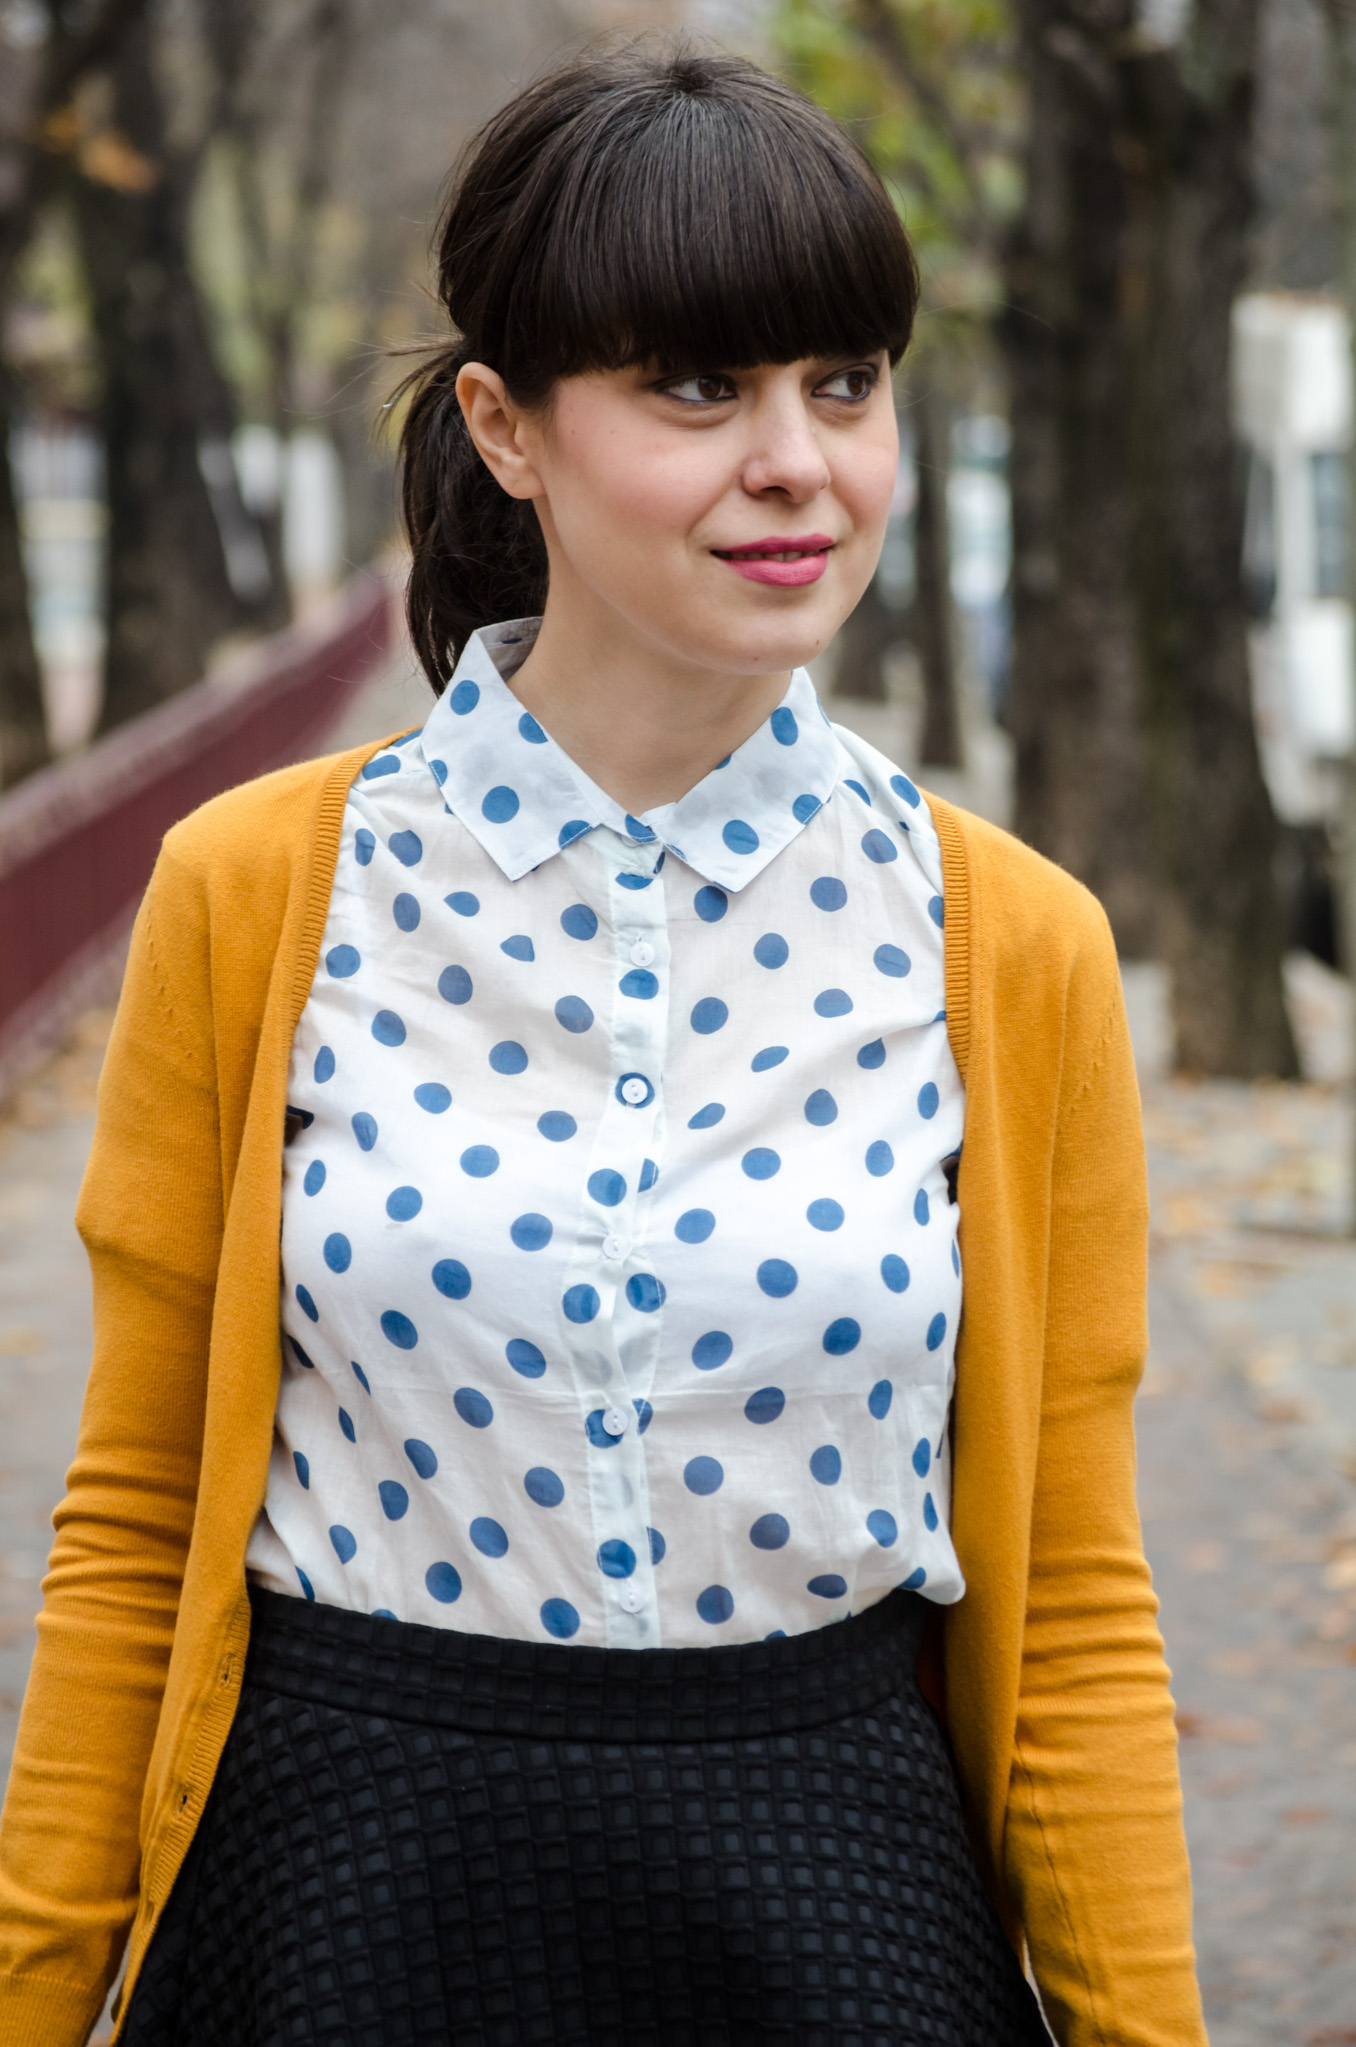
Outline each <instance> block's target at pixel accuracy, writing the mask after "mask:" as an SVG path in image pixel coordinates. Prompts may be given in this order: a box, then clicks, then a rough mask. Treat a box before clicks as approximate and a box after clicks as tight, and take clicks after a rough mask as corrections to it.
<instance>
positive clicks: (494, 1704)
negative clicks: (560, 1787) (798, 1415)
mask: <svg viewBox="0 0 1356 2047" xmlns="http://www.w3.org/2000/svg"><path fill="white" fill-rule="evenodd" d="M250 1604H251V1606H252V1608H253V1626H252V1629H251V1634H250V1647H249V1658H248V1662H247V1664H246V1670H245V1681H246V1683H247V1684H249V1683H252V1684H255V1685H259V1686H262V1687H263V1688H264V1689H265V1690H268V1691H274V1692H280V1693H283V1694H285V1695H286V1696H288V1697H290V1698H301V1699H308V1700H311V1701H313V1702H314V1703H315V1704H317V1705H322V1706H332V1707H336V1708H338V1709H339V1710H341V1711H347V1712H353V1713H370V1714H373V1715H376V1716H378V1717H379V1718H382V1719H390V1720H413V1721H418V1722H421V1723H423V1724H425V1725H427V1726H432V1727H447V1728H458V1729H464V1730H465V1731H466V1732H468V1733H472V1734H489V1733H494V1734H509V1735H523V1736H528V1737H535V1738H537V1739H542V1740H561V1739H564V1740H567V1741H568V1740H575V1741H627V1742H632V1741H645V1742H663V1741H729V1740H734V1739H736V1738H739V1737H743V1736H758V1735H767V1734H782V1733H790V1732H791V1731H792V1730H793V1729H795V1728H802V1727H818V1726H824V1725H827V1724H828V1723H829V1722H831V1721H834V1720H839V1719H842V1718H843V1717H844V1716H845V1715H848V1714H851V1713H859V1712H864V1711H866V1710H867V1709H868V1708H870V1707H871V1706H874V1705H877V1704H878V1703H879V1702H880V1701H881V1700H883V1699H887V1698H889V1697H890V1695H891V1694H892V1693H894V1692H897V1691H898V1690H899V1689H900V1686H901V1684H905V1683H909V1682H911V1681H912V1679H913V1675H914V1668H915V1665H916V1663H917V1660H918V1644H919V1639H920V1636H921V1634H922V1629H923V1621H924V1617H925V1614H926V1602H925V1601H924V1600H922V1599H921V1598H920V1597H919V1595H918V1594H917V1593H916V1592H905V1591H903V1590H899V1591H895V1592H891V1593H890V1594H889V1595H888V1596H887V1597H886V1598H885V1599H883V1600H881V1601H880V1602H879V1604H878V1605H876V1606H872V1607H868V1608H867V1610H866V1612H865V1613H860V1614H854V1615H852V1616H851V1617H850V1618H849V1619H848V1620H845V1621H837V1622H834V1623H832V1624H831V1625H830V1626H828V1627H824V1628H816V1629H814V1630H813V1632H812V1633H810V1634H805V1635H786V1636H779V1637H777V1638H776V1639H775V1640H772V1641H766V1642H739V1643H726V1644H720V1645H718V1646H714V1647H712V1648H710V1649H596V1648H591V1647H573V1646H570V1645H567V1644H564V1643H555V1642H517V1641H512V1640H510V1639H507V1638H502V1637H500V1636H497V1635H463V1634H457V1633H454V1632H453V1631H452V1630H451V1629H447V1628H428V1627H423V1626H421V1625H420V1624H418V1623H416V1622H412V1621H395V1620H381V1619H378V1618H377V1617H376V1616H374V1615H371V1614H362V1613H350V1612H348V1611H347V1610H346V1609H345V1608H343V1607H337V1606H321V1605H318V1604H312V1603H311V1602H309V1601H306V1600H302V1599H291V1598H288V1597H286V1596H285V1595H284V1594H282V1593H278V1592H266V1591H263V1590H262V1589H261V1588H260V1587H258V1586H253V1585H252V1586H251V1587H250Z"/></svg>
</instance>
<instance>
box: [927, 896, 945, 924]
mask: <svg viewBox="0 0 1356 2047" xmlns="http://www.w3.org/2000/svg"><path fill="white" fill-rule="evenodd" d="M928 915H929V917H931V919H932V921H933V923H934V924H935V925H936V926H937V929H938V930H939V931H940V930H941V928H942V926H943V925H944V924H945V922H946V913H945V911H944V909H943V906H942V899H941V897H940V896H934V897H933V898H932V900H931V902H930V903H929V904H928Z"/></svg>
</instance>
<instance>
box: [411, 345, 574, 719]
mask: <svg viewBox="0 0 1356 2047" xmlns="http://www.w3.org/2000/svg"><path fill="white" fill-rule="evenodd" d="M472 359H473V351H472V350H471V349H470V348H469V347H467V345H466V343H465V342H464V341H460V342H455V343H452V344H450V345H449V346H448V347H446V348H443V349H440V350H439V352H438V353H437V355H436V356H434V357H433V359H432V360H431V361H430V362H427V363H425V364H424V365H423V366H422V367H421V368H420V369H417V370H416V371H415V372H414V373H413V375H412V376H410V377H407V378H406V380H405V382H404V383H403V384H402V385H401V387H400V389H401V392H402V393H405V392H408V393H410V394H411V396H410V405H409V410H408V412H407V413H406V416H405V424H404V428H403V430H402V432H401V437H400V447H401V457H402V471H401V511H402V513H403V516H404V521H405V531H406V533H407V534H408V535H409V541H410V549H411V553H412V556H413V565H412V567H411V569H410V580H409V586H408V589H407V590H406V593H405V616H406V618H407V620H408V622H409V629H410V639H411V640H412V642H413V644H414V651H415V653H416V654H417V655H418V657H419V662H420V666H421V667H422V668H423V670H424V673H425V675H427V677H428V679H429V681H430V682H431V683H432V684H433V688H434V690H435V692H438V693H441V692H442V690H443V689H445V688H446V686H447V684H448V682H449V680H450V679H451V675H452V671H453V669H454V668H455V666H456V663H457V658H458V656H459V655H460V653H461V650H462V648H463V647H464V646H465V644H466V642H467V640H468V639H469V638H470V637H471V634H472V633H473V632H475V631H476V630H477V629H478V628H479V627H481V626H487V625H494V624H496V623H497V622H498V621H499V620H500V619H505V618H528V617H535V616H536V614H537V613H539V612H540V611H542V610H544V608H545V605H546V548H545V545H544V544H543V541H542V537H541V528H540V526H539V525H538V524H537V515H536V513H535V512H534V511H533V509H532V507H531V505H530V504H527V503H520V502H519V500H518V499H516V498H511V497H510V496H509V495H508V493H507V491H504V490H501V489H500V487H499V485H498V484H497V483H496V482H495V480H494V478H493V476H491V474H490V472H489V470H488V469H487V468H486V467H485V464H484V462H483V461H482V460H481V458H480V455H479V453H478V451H477V449H476V446H475V443H474V442H473V441H472V439H471V436H470V433H469V432H468V430H467V426H466V421H465V419H464V418H463V416H462V410H461V406H460V404H459V403H458V402H457V389H456V386H457V377H458V375H459V374H460V372H461V369H462V367H463V365H464V364H466V363H467V362H470V361H471V360H472Z"/></svg>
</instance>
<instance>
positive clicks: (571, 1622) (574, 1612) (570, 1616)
mask: <svg viewBox="0 0 1356 2047" xmlns="http://www.w3.org/2000/svg"><path fill="white" fill-rule="evenodd" d="M541 1624H542V1626H543V1627H544V1628H545V1630H546V1632H547V1634H548V1635H554V1636H555V1639H556V1640H557V1641H558V1642H568V1641H569V1640H570V1637H571V1636H572V1635H577V1634H578V1633H579V1609H578V1607H574V1606H571V1605H570V1602H569V1600H568V1599H544V1600H543V1601H542V1606H541Z"/></svg>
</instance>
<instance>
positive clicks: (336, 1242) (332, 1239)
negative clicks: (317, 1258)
mask: <svg viewBox="0 0 1356 2047" xmlns="http://www.w3.org/2000/svg"><path fill="white" fill-rule="evenodd" d="M324 1254H325V1263H326V1265H328V1266H329V1268H330V1271H331V1272H347V1271H348V1268H349V1266H350V1265H351V1264H352V1263H353V1246H352V1244H350V1243H349V1240H348V1238H347V1237H346V1236H345V1235H344V1234H343V1232H342V1230H335V1231H333V1232H332V1234H331V1235H330V1236H328V1237H326V1239H325V1244H324Z"/></svg>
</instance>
